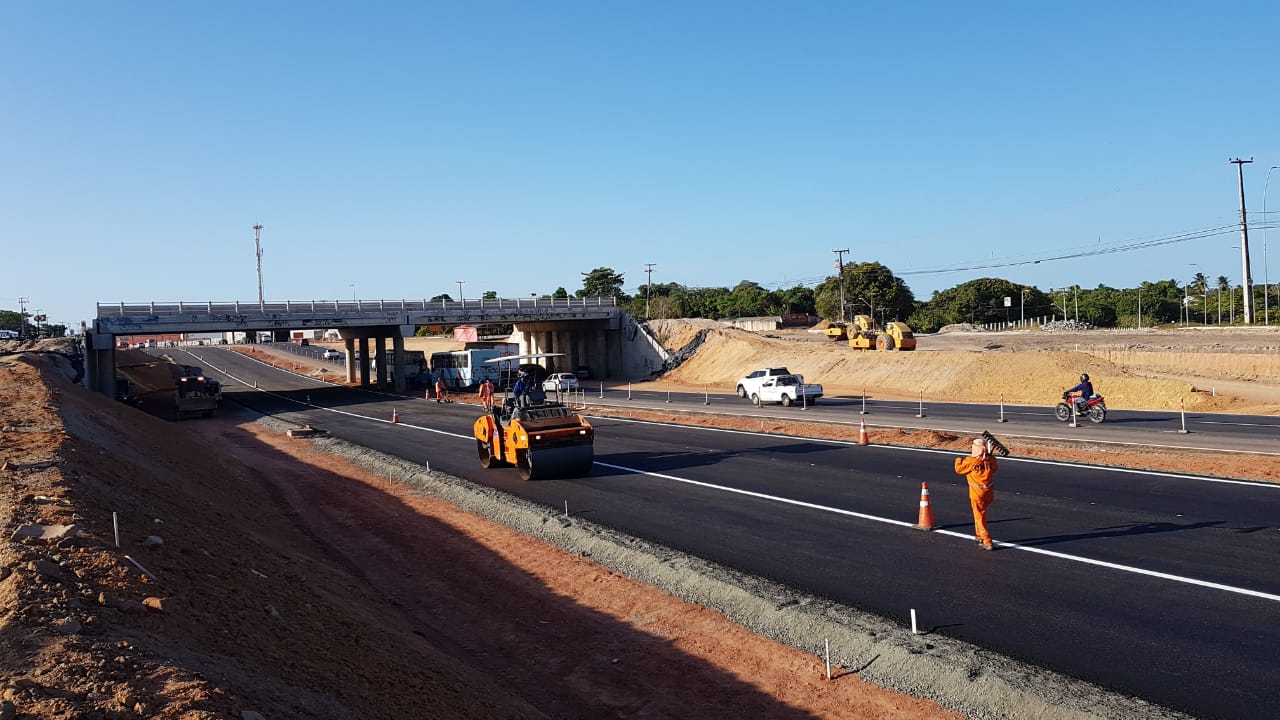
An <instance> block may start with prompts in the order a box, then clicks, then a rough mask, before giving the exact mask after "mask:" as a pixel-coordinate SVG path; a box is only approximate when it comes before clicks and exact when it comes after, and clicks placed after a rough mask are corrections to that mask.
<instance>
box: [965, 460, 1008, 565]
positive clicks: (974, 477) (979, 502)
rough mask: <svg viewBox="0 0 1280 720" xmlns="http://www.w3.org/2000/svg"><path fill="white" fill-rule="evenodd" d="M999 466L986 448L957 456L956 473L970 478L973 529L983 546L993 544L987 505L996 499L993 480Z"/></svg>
mask: <svg viewBox="0 0 1280 720" xmlns="http://www.w3.org/2000/svg"><path fill="white" fill-rule="evenodd" d="M999 467H1000V465H999V463H997V462H996V459H995V458H994V457H992V456H991V455H990V454H988V453H987V452H986V451H985V450H984V451H983V452H982V454H981V455H971V456H969V457H964V458H956V474H957V475H964V476H965V477H966V478H968V480H969V504H970V505H972V506H973V531H974V535H976V536H977V538H978V542H979V543H982V545H983V546H989V545H990V544H991V534H990V533H988V532H987V507H989V506H990V505H991V503H992V502H993V501H994V500H995V499H996V491H995V488H994V486H993V485H992V481H993V480H994V479H995V475H996V470H997V469H999Z"/></svg>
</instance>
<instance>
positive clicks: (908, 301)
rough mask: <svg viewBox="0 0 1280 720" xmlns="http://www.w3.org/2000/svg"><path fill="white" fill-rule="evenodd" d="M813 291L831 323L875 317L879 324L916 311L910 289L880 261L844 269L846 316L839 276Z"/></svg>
mask: <svg viewBox="0 0 1280 720" xmlns="http://www.w3.org/2000/svg"><path fill="white" fill-rule="evenodd" d="M813 292H814V305H815V308H816V310H817V311H818V314H819V315H821V316H822V317H825V318H827V319H828V320H838V319H840V318H841V317H845V318H846V319H848V317H850V316H853V315H873V314H874V315H875V320H876V322H881V321H885V320H899V319H902V318H904V317H907V316H908V315H910V314H911V311H912V310H913V309H914V308H915V296H914V295H913V294H912V293H911V288H909V287H907V284H906V283H904V282H903V281H902V280H901V279H899V278H898V277H896V276H894V274H893V271H892V270H890V269H889V268H887V267H885V266H884V265H881V264H880V263H878V262H863V263H848V264H846V265H845V266H844V301H845V306H846V309H845V312H843V313H842V312H841V308H840V279H839V278H838V277H836V276H831V277H828V278H827V279H826V280H824V281H822V282H821V283H819V284H818V287H817V288H815V289H814V291H813Z"/></svg>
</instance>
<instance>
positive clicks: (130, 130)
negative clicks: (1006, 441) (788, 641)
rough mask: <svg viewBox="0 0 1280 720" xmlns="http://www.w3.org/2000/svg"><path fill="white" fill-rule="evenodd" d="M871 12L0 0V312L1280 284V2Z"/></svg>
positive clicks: (907, 6) (670, 5) (72, 314)
mask: <svg viewBox="0 0 1280 720" xmlns="http://www.w3.org/2000/svg"><path fill="white" fill-rule="evenodd" d="M859 5H865V4H859V3H837V2H819V3H802V4H791V5H786V4H778V3H765V2H733V3H721V2H703V3H687V2H643V3H639V2H637V3H601V2H546V3H528V2H489V3H439V2H406V3H393V2H384V3H377V4H373V5H372V6H369V7H359V6H357V5H353V4H349V3H346V4H342V3H328V2H319V3H301V2H298V3H284V2H279V3H260V2H227V3H169V2H129V3H87V2H58V1H51V2H35V1H30V0H14V1H13V2H8V3H4V4H0V65H2V66H3V67H4V68H5V71H4V72H3V73H0V267H3V272H0V309H15V310H16V309H17V298H18V297H20V296H21V297H27V298H30V300H31V304H30V307H29V309H30V310H34V309H36V308H40V309H42V310H43V311H44V312H45V313H46V314H48V315H49V316H50V319H51V320H53V321H58V322H65V323H68V324H77V323H78V322H79V321H80V320H85V319H90V318H92V317H93V315H94V303H95V302H98V301H101V302H112V301H128V302H143V301H148V300H155V301H176V300H185V301H202V300H216V301H229V300H237V299H238V300H243V301H254V300H256V298H257V275H256V270H255V258H254V244H253V231H252V230H251V229H250V226H252V225H253V224H254V223H261V224H262V225H263V226H264V230H263V233H262V244H263V247H264V253H263V278H264V285H265V294H266V296H267V299H268V300H286V299H290V300H310V299H317V300H320V299H343V298H346V299H350V297H351V294H352V285H354V286H355V291H356V293H357V294H358V295H359V296H360V297H361V298H362V299H379V298H387V299H398V298H415V299H416V298H424V297H428V298H429V297H431V296H434V295H437V294H440V293H449V294H450V295H452V296H453V297H455V298H456V297H457V295H458V285H457V281H458V280H463V281H465V284H464V286H463V294H464V296H467V297H477V296H479V295H480V294H481V293H483V292H484V291H487V290H494V291H497V292H498V294H499V295H500V296H502V297H518V296H523V297H527V296H528V295H529V294H530V293H539V294H541V293H549V292H551V291H553V290H555V288H557V287H560V286H563V287H565V288H567V289H568V290H569V291H570V292H573V291H574V290H576V289H578V288H580V287H581V281H582V276H581V274H582V273H585V272H587V271H589V270H591V269H593V268H596V267H601V266H605V267H611V268H613V269H614V270H616V271H618V272H621V273H624V274H625V278H626V289H627V290H628V291H629V292H633V293H634V292H636V291H637V290H638V289H639V288H641V287H642V285H643V283H644V281H645V278H646V275H645V273H644V266H645V263H656V267H655V268H654V273H653V280H654V282H677V283H681V284H684V285H690V286H725V287H732V286H733V285H735V284H737V283H738V282H739V281H741V280H754V281H756V282H759V283H760V284H762V285H764V286H766V287H790V286H793V285H796V284H807V285H813V284H815V283H816V282H819V281H821V280H822V279H823V278H824V277H825V276H827V275H829V274H832V273H833V272H834V267H833V264H834V262H835V255H834V254H833V253H832V252H831V251H832V249H835V248H848V249H849V250H850V253H849V254H848V255H847V256H846V258H845V259H846V260H847V261H848V260H852V261H879V262H881V263H883V264H885V265H887V266H888V267H889V268H890V269H892V270H893V271H894V272H895V273H897V274H899V275H900V276H901V277H902V278H903V279H904V280H905V281H906V282H907V284H908V285H909V286H910V287H911V288H912V290H913V291H914V292H915V294H916V296H917V298H919V299H927V298H928V297H930V296H931V295H932V293H933V292H934V291H937V290H940V289H944V288H948V287H952V286H954V285H956V284H959V283H961V282H965V281H967V280H972V279H974V278H977V277H984V276H994V277H1003V278H1006V279H1009V280H1011V281H1013V282H1017V283H1025V284H1028V285H1034V286H1037V287H1039V288H1041V289H1042V290H1047V289H1048V288H1050V287H1061V286H1063V285H1068V284H1079V285H1082V286H1085V287H1093V286H1096V285H1099V284H1106V285H1110V286H1113V287H1133V286H1136V285H1137V284H1139V283H1141V282H1142V281H1144V280H1161V279H1176V280H1178V281H1179V282H1185V281H1187V280H1189V279H1190V277H1191V276H1192V275H1193V274H1194V273H1196V272H1203V273H1204V274H1206V275H1209V276H1210V277H1211V278H1214V279H1216V278H1217V277H1218V276H1220V275H1225V276H1227V277H1228V278H1229V279H1230V281H1231V282H1232V283H1236V284H1238V283H1239V282H1240V280H1241V277H1242V274H1241V262H1240V251H1239V249H1238V246H1239V245H1240V235H1239V232H1238V230H1233V229H1232V226H1233V224H1238V222H1239V198H1238V186H1237V179H1236V168H1235V166H1233V165H1231V164H1229V162H1228V160H1229V158H1233V157H1243V158H1249V157H1252V158H1253V159H1254V160H1255V162H1254V164H1252V165H1247V166H1245V182H1246V198H1247V201H1248V206H1249V211H1250V220H1251V225H1254V226H1255V229H1254V230H1252V231H1251V233H1250V246H1251V250H1252V253H1251V254H1252V258H1253V278H1254V281H1255V282H1257V283H1261V282H1262V281H1263V279H1264V272H1265V273H1266V274H1267V275H1270V276H1274V277H1272V279H1280V250H1277V251H1276V252H1269V253H1268V256H1269V257H1268V261H1269V262H1268V263H1267V264H1268V266H1269V265H1276V266H1277V270H1276V271H1275V272H1274V273H1271V272H1270V270H1269V267H1268V268H1267V269H1266V270H1264V262H1263V240H1264V231H1263V229H1262V228H1263V227H1264V226H1265V225H1266V222H1265V220H1266V218H1274V217H1280V190H1278V191H1277V193H1271V194H1272V195H1274V196H1275V197H1272V198H1270V201H1269V202H1268V203H1267V207H1266V209H1267V210H1268V211H1269V213H1267V214H1265V215H1264V213H1263V212H1262V211H1263V209H1264V190H1269V187H1270V184H1277V185H1280V171H1275V172H1271V173H1270V175H1269V174H1268V172H1269V169H1270V168H1271V167H1272V166H1277V165H1280V133H1278V132H1277V131H1278V129H1280V82H1278V81H1280V55H1278V54H1277V53H1278V50H1277V48H1280V44H1278V43H1277V41H1276V38H1277V33H1280V3H1276V2H1222V3H1194V4H1193V3H1156V2H1149V3H1148V2H1139V3H1125V4H1123V5H1124V7H1118V5H1120V4H1117V3H1108V2H1079V3H1068V4H1059V5H1058V6H1054V7H1047V6H1045V5H1044V4H1041V3H1016V2H993V3H982V4H973V3H968V4H959V3H944V2H936V3H935V2H913V3H898V4H890V5H881V6H873V5H868V6H866V7H859ZM1270 181H1274V182H1270ZM1271 224H1273V225H1280V224H1277V223H1274V222H1272V223H1271ZM1207 229H1213V230H1212V231H1210V232H1208V233H1202V232H1200V231H1204V230H1207ZM1182 234H1189V235H1190V236H1191V237H1193V238H1194V239H1189V240H1183V241H1179V242H1171V243H1167V244H1158V245H1154V246H1152V247H1147V248H1143V249H1134V250H1129V251H1125V252H1117V253H1114V254H1102V255H1087V256H1085V257H1082V258H1076V259H1069V260H1056V261H1048V260H1047V259H1048V258H1052V257H1056V256H1060V255H1073V254H1079V253H1081V252H1092V251H1097V250H1103V249H1118V248H1123V247H1125V246H1127V245H1131V244H1134V243H1138V242H1141V241H1144V240H1151V239H1164V238H1173V237H1174V236H1178V235H1182ZM1269 234H1270V238H1269V239H1270V240H1274V241H1275V242H1276V243H1278V244H1280V233H1277V232H1270V233H1269ZM1232 246H1236V247H1234V248H1233V247H1232ZM1269 249H1270V248H1269ZM1038 259H1039V260H1043V261H1042V262H1039V263H1036V262H1034V261H1035V260H1038ZM1018 262H1021V263H1023V264H1013V265H1006V264H1007V263H1018ZM984 265H995V266H996V267H987V268H983V267H981V266H984ZM1002 266H1003V267H1002ZM966 268H967V269H966ZM936 270H946V272H934V271H936Z"/></svg>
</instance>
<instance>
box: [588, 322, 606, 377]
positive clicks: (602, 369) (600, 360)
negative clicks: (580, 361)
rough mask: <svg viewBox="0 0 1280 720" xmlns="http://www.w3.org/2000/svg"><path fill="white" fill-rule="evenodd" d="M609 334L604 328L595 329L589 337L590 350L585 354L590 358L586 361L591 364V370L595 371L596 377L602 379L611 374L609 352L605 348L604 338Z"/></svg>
mask: <svg viewBox="0 0 1280 720" xmlns="http://www.w3.org/2000/svg"><path fill="white" fill-rule="evenodd" d="M608 335H609V333H608V331H606V330H597V331H595V333H594V335H593V336H592V338H591V346H592V349H591V352H590V353H589V354H588V355H587V357H589V358H590V360H588V361H587V363H588V364H590V365H591V370H592V372H594V373H596V377H598V378H601V379H604V378H607V377H610V376H611V373H610V372H609V353H608V352H607V351H606V350H605V338H607V337H608Z"/></svg>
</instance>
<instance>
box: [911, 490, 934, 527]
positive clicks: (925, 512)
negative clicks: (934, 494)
mask: <svg viewBox="0 0 1280 720" xmlns="http://www.w3.org/2000/svg"><path fill="white" fill-rule="evenodd" d="M915 527H916V529H917V530H932V529H933V506H931V505H930V504H929V483H920V519H919V520H917V521H916V525H915Z"/></svg>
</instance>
